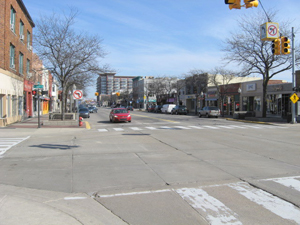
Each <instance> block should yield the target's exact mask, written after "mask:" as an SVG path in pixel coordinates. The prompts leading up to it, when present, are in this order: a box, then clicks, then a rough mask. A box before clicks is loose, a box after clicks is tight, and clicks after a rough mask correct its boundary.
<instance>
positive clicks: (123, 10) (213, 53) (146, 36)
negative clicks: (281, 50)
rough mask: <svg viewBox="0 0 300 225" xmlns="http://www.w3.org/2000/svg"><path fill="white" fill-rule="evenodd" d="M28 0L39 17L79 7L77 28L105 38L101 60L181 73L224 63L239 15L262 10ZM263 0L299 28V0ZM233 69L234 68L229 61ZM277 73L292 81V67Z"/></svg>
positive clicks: (144, 1) (188, 1) (126, 0)
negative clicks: (227, 41) (224, 48)
mask: <svg viewBox="0 0 300 225" xmlns="http://www.w3.org/2000/svg"><path fill="white" fill-rule="evenodd" d="M23 2H24V4H25V5H26V8H27V10H28V11H29V13H30V15H31V17H32V18H33V20H34V21H37V20H38V19H39V17H40V15H45V14H51V13H52V12H53V11H55V12H57V13H62V9H66V11H68V9H67V8H68V7H69V6H74V7H76V8H77V9H78V10H79V12H80V13H79V15H78V16H77V23H76V29H78V30H84V31H86V32H88V33H91V34H98V35H99V36H100V37H101V38H102V39H103V47H104V49H105V51H106V52H107V53H108V55H107V56H106V57H105V58H104V59H102V60H101V63H103V64H109V65H110V66H111V68H113V69H115V70H116V71H117V75H121V76H165V75H166V76H177V77H180V76H181V75H182V74H184V73H187V72H189V71H190V70H192V69H202V70H211V69H213V68H215V67H216V66H222V65H223V64H222V57H223V56H224V53H223V52H222V51H221V49H222V45H223V44H222V42H223V41H224V40H225V39H226V38H229V37H230V32H232V31H234V30H235V29H238V27H237V22H236V19H237V18H238V17H240V16H242V15H244V14H254V13H255V11H257V10H262V7H261V5H260V6H259V7H258V8H251V9H245V8H242V9H241V10H236V9H233V10H229V8H228V5H225V4H224V0H207V1H204V0H85V1H74V0H72V1H71V0H63V1H62V0H59V1H58V0H51V1H41V0H23ZM261 2H262V4H263V6H264V8H265V9H266V10H269V9H272V10H276V11H277V10H278V17H279V18H286V19H290V20H292V21H294V22H292V26H294V27H295V29H299V28H300V13H299V9H300V1H299V0H274V1H273V0H261ZM273 22H276V21H273ZM33 32H34V31H33ZM33 35H34V33H33ZM296 35H297V34H296ZM296 42H297V36H296ZM297 43H298V42H297ZM233 66H234V65H232V67H233ZM228 69H233V68H230V65H229V66H228ZM275 78H276V79H284V80H287V81H291V71H289V72H285V73H282V74H280V75H277V76H276V77H275ZM89 90H90V91H89V92H90V93H89V96H90V97H93V94H94V92H95V87H91V88H90V89H89Z"/></svg>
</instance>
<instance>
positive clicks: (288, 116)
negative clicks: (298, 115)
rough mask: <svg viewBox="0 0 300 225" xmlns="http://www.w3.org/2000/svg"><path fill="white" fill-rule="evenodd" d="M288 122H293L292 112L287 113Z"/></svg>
mask: <svg viewBox="0 0 300 225" xmlns="http://www.w3.org/2000/svg"><path fill="white" fill-rule="evenodd" d="M286 118H287V122H288V123H291V122H292V113H287V117H286Z"/></svg>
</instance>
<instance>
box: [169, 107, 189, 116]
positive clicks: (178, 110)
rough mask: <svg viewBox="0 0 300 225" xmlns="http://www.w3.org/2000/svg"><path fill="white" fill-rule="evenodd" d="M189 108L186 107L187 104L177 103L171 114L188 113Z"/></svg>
mask: <svg viewBox="0 0 300 225" xmlns="http://www.w3.org/2000/svg"><path fill="white" fill-rule="evenodd" d="M187 113H188V110H187V108H186V106H185V105H176V106H175V107H174V108H173V109H172V110H171V114H176V115H178V114H184V115H187Z"/></svg>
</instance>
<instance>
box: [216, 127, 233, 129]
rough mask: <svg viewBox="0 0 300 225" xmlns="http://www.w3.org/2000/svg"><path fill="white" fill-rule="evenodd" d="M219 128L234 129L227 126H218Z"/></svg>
mask: <svg viewBox="0 0 300 225" xmlns="http://www.w3.org/2000/svg"><path fill="white" fill-rule="evenodd" d="M218 127H220V128H226V129H234V128H233V127H227V126H218Z"/></svg>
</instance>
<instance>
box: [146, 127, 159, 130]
mask: <svg viewBox="0 0 300 225" xmlns="http://www.w3.org/2000/svg"><path fill="white" fill-rule="evenodd" d="M145 128H147V129H149V130H157V128H155V127H145Z"/></svg>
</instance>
